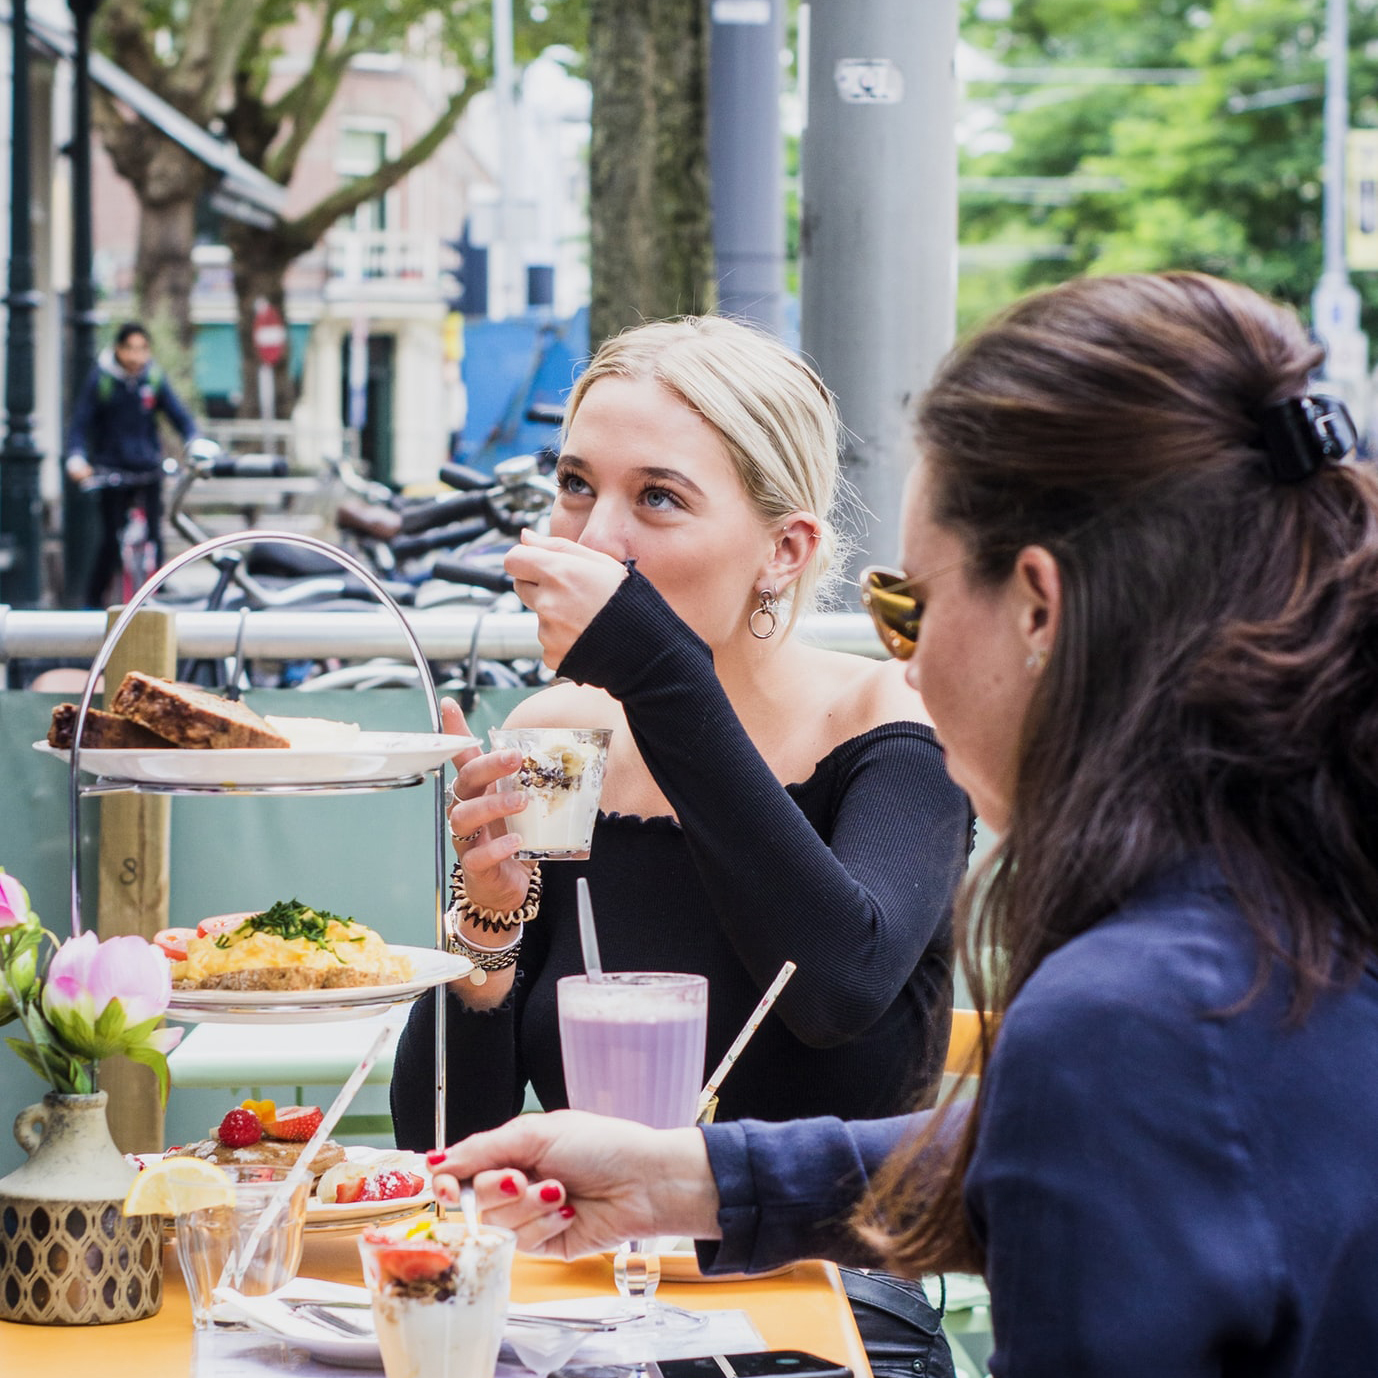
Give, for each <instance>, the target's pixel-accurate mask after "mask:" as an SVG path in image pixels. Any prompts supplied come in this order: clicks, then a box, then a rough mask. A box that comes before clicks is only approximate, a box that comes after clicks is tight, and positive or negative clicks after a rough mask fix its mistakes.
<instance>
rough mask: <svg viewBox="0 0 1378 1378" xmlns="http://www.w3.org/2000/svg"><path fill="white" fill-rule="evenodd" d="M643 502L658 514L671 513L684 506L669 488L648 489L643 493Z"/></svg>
mask: <svg viewBox="0 0 1378 1378" xmlns="http://www.w3.org/2000/svg"><path fill="white" fill-rule="evenodd" d="M641 500H642V502H644V503H645V504H646V506H647V507H649V508H652V509H653V510H654V511H657V512H669V511H671V510H672V509H673V508H676V507H680V506H682V505H683V504H682V503H681V502H680V500H679V499H678V498H677V497H676V496H675V495H674V494H673V493H672V492H671V491H670V490H669V489H668V488H648V489H646V491H645V492H644V493H642V495H641Z"/></svg>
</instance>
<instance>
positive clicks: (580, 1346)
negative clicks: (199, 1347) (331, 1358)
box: [213, 1277, 764, 1378]
mask: <svg viewBox="0 0 1378 1378" xmlns="http://www.w3.org/2000/svg"><path fill="white" fill-rule="evenodd" d="M282 1297H291V1298H294V1299H296V1298H302V1299H309V1300H311V1301H319V1302H326V1303H329V1302H332V1301H335V1302H339V1301H365V1302H366V1301H368V1290H367V1288H364V1287H351V1286H349V1285H348V1284H346V1283H341V1282H327V1281H325V1280H324V1279H322V1278H306V1277H299V1278H294V1279H293V1280H292V1281H291V1282H290V1283H288V1284H287V1286H286V1287H284V1288H282V1289H281V1290H280V1291H278V1292H275V1293H273V1294H272V1295H271V1296H266V1297H246V1296H244V1295H243V1294H242V1293H240V1292H237V1291H235V1290H234V1289H233V1288H231V1287H218V1288H216V1291H215V1302H216V1304H215V1309H214V1312H213V1315H214V1317H215V1319H216V1320H218V1321H235V1322H239V1323H240V1324H243V1325H248V1326H250V1327H252V1328H253V1329H254V1330H258V1331H260V1332H262V1333H265V1334H269V1335H273V1336H276V1337H278V1338H280V1339H285V1340H291V1341H295V1342H296V1343H298V1344H307V1343H309V1342H311V1341H312V1340H319V1339H320V1338H321V1336H322V1335H323V1334H329V1335H333V1334H334V1332H333V1331H329V1330H325V1329H323V1328H322V1327H321V1326H320V1325H318V1324H317V1323H316V1322H315V1321H312V1320H309V1319H308V1318H307V1317H305V1316H299V1315H297V1314H296V1313H295V1312H294V1311H292V1309H291V1308H290V1307H288V1306H286V1305H284V1303H283V1302H282V1301H281V1300H280V1299H281V1298H282ZM508 1309H509V1312H510V1313H511V1314H514V1315H520V1314H526V1315H538V1316H539V1315H546V1316H579V1317H587V1318H590V1319H601V1318H603V1317H608V1316H625V1315H626V1314H627V1310H628V1306H627V1303H626V1302H625V1301H623V1300H622V1298H621V1297H618V1296H612V1295H606V1294H605V1295H602V1296H596V1297H573V1298H568V1297H567V1298H562V1299H560V1300H557V1301H547V1302H533V1303H529V1304H521V1303H513V1304H512V1305H511V1306H510V1307H509V1308H508ZM341 1314H342V1315H344V1316H347V1317H348V1318H349V1319H350V1320H352V1321H354V1322H355V1323H356V1324H358V1325H361V1326H364V1327H369V1326H370V1325H371V1324H372V1316H371V1313H370V1312H368V1311H364V1310H353V1309H350V1310H347V1311H343V1312H341ZM701 1314H702V1315H704V1316H705V1317H706V1318H707V1319H706V1320H705V1322H704V1324H703V1325H701V1326H696V1327H692V1328H690V1329H688V1330H684V1331H677V1330H674V1329H671V1330H670V1331H668V1332H667V1333H661V1332H659V1331H657V1332H655V1333H653V1334H648V1333H646V1332H645V1331H644V1329H640V1328H638V1330H637V1331H633V1332H630V1333H629V1332H626V1331H622V1330H612V1331H608V1332H607V1333H598V1334H593V1335H590V1334H588V1333H586V1332H583V1331H574V1330H564V1329H560V1328H557V1327H555V1326H530V1325H509V1326H508V1327H507V1329H506V1331H505V1333H504V1336H503V1339H504V1341H505V1343H506V1344H507V1346H508V1347H509V1348H510V1350H511V1351H512V1353H513V1354H514V1355H515V1357H516V1358H517V1359H518V1360H519V1361H520V1363H521V1365H522V1366H523V1367H524V1368H526V1369H529V1370H531V1372H533V1373H535V1374H537V1375H538V1378H545V1376H546V1375H547V1374H549V1373H551V1372H553V1371H554V1370H555V1369H557V1368H562V1367H563V1366H564V1365H565V1364H567V1363H569V1362H570V1361H571V1360H572V1359H573V1358H574V1357H575V1356H576V1355H577V1356H578V1362H579V1363H581V1364H617V1363H635V1362H638V1361H641V1360H645V1359H677V1358H688V1357H692V1356H694V1355H698V1354H740V1353H749V1352H750V1351H752V1350H757V1349H762V1348H764V1344H763V1342H762V1340H761V1336H760V1334H759V1332H758V1331H757V1330H756V1327H755V1326H754V1325H753V1324H752V1323H751V1318H750V1317H749V1316H748V1315H747V1313H746V1312H745V1311H704V1312H702V1313H701ZM359 1343H360V1344H365V1343H367V1341H366V1340H364V1339H361V1340H360V1341H359Z"/></svg>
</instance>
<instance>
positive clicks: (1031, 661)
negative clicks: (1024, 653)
mask: <svg viewBox="0 0 1378 1378" xmlns="http://www.w3.org/2000/svg"><path fill="white" fill-rule="evenodd" d="M1047 663H1048V652H1047V651H1042V650H1039V651H1030V652H1029V656H1028V659H1027V660H1026V661H1025V662H1024V668H1025V669H1026V670H1032V671H1033V672H1034V673H1035V674H1037V673H1038V671H1040V670H1041V669H1042V668H1043V667H1044V666H1045V665H1046V664H1047Z"/></svg>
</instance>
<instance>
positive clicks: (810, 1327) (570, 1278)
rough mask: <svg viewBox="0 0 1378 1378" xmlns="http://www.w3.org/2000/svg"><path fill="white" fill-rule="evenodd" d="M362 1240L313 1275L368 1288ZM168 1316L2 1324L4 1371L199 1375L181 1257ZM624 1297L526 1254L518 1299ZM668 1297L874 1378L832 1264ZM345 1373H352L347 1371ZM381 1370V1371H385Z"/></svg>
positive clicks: (169, 1264) (320, 1244)
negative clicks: (735, 1317) (734, 1315)
mask: <svg viewBox="0 0 1378 1378" xmlns="http://www.w3.org/2000/svg"><path fill="white" fill-rule="evenodd" d="M355 1238H356V1237H355V1236H354V1235H352V1234H349V1235H329V1236H315V1237H312V1236H310V1235H308V1236H307V1245H306V1255H305V1257H304V1258H303V1260H302V1266H301V1272H302V1275H303V1276H306V1277H318V1278H329V1279H331V1280H332V1281H336V1282H352V1283H356V1284H361V1283H362V1281H363V1278H362V1276H361V1274H360V1271H359V1253H358V1247H357V1245H356V1243H355ZM163 1280H164V1300H163V1309H162V1310H161V1311H160V1312H159V1313H158V1314H157V1315H156V1316H150V1317H149V1319H148V1320H145V1321H132V1322H130V1323H128V1324H126V1325H91V1326H45V1325H14V1324H11V1323H8V1322H3V1321H0V1374H7V1375H8V1374H16V1375H18V1374H29V1375H36V1376H37V1378H82V1376H83V1375H89V1376H90V1378H95V1375H99V1378H182V1376H183V1375H185V1374H188V1373H190V1371H191V1359H192V1325H191V1307H190V1304H189V1303H188V1301H187V1293H186V1288H185V1286H184V1285H183V1283H182V1274H181V1270H180V1269H179V1268H178V1266H177V1259H176V1256H175V1254H174V1253H173V1251H172V1247H171V1245H169V1246H168V1249H167V1253H166V1256H165V1259H164V1271H163ZM613 1291H614V1288H613V1281H612V1265H611V1264H610V1263H609V1262H608V1261H607V1260H606V1259H601V1258H594V1259H582V1260H580V1261H578V1262H576V1263H561V1262H559V1261H557V1260H553V1259H539V1258H523V1257H520V1256H519V1257H518V1259H517V1263H516V1268H515V1270H514V1272H513V1276H512V1299H513V1300H514V1301H521V1302H532V1301H544V1300H553V1299H557V1298H561V1297H577V1296H589V1295H591V1294H593V1293H597V1292H606V1293H608V1294H609V1295H611V1294H612V1293H613ZM658 1295H660V1296H662V1297H664V1299H665V1300H666V1301H671V1302H676V1303H678V1304H679V1305H681V1306H692V1307H696V1308H701V1309H703V1310H708V1309H714V1308H716V1309H734V1308H735V1309H739V1310H742V1311H745V1312H746V1313H747V1314H748V1315H749V1316H750V1317H751V1319H752V1322H753V1323H754V1324H755V1326H756V1329H757V1330H759V1331H760V1333H761V1336H762V1338H763V1340H764V1341H765V1344H766V1347H767V1348H768V1349H803V1350H808V1351H809V1352H811V1353H813V1354H817V1355H820V1356H821V1357H823V1358H825V1359H832V1360H833V1361H835V1362H837V1363H841V1364H845V1365H846V1366H847V1367H848V1368H850V1369H851V1370H852V1372H853V1373H854V1374H856V1378H871V1370H870V1368H869V1366H868V1365H867V1363H866V1352H865V1350H864V1349H863V1348H862V1346H861V1339H860V1337H859V1336H858V1335H857V1331H856V1326H855V1325H854V1324H853V1323H852V1313H851V1310H850V1308H849V1307H848V1305H847V1297H846V1294H845V1293H844V1292H843V1290H842V1283H841V1281H840V1279H839V1278H838V1275H837V1270H836V1269H835V1268H834V1267H833V1266H832V1265H831V1264H829V1263H801V1264H799V1265H798V1266H797V1267H795V1268H793V1269H791V1270H790V1271H789V1272H788V1273H784V1274H781V1275H779V1276H777V1277H771V1278H762V1279H761V1280H760V1281H757V1282H736V1281H734V1282H718V1283H692V1282H678V1283H672V1282H663V1283H662V1284H661V1286H660V1291H659V1293H658ZM341 1372H344V1370H341ZM379 1372H381V1370H379Z"/></svg>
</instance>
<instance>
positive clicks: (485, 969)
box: [445, 909, 522, 986]
mask: <svg viewBox="0 0 1378 1378" xmlns="http://www.w3.org/2000/svg"><path fill="white" fill-rule="evenodd" d="M521 948H522V931H521V926H520V925H518V927H517V936H516V937H515V938H513V939H512V941H511V942H510V943H508V944H507V946H506V947H475V945H474V944H473V943H471V942H470V941H469V940H468V939H467V938H466V937H464V935H463V934H462V933H460V931H459V921H458V919H457V917H456V916H455V911H454V910H453V909H450V910H447V911H446V913H445V950H446V951H447V952H453V953H456V954H458V955H459V956H461V957H467V958H468V959H469V960H470V961H471V962H472V963H473V964H474V969H473V970H472V971H471V972H470V973H469V983H470V984H471V985H475V986H481V985H483V983H484V982H485V981H487V979H488V973H489V972H490V971H506V970H507V968H508V967H510V966H516V964H517V954H518V953H519V952H520V951H521Z"/></svg>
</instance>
